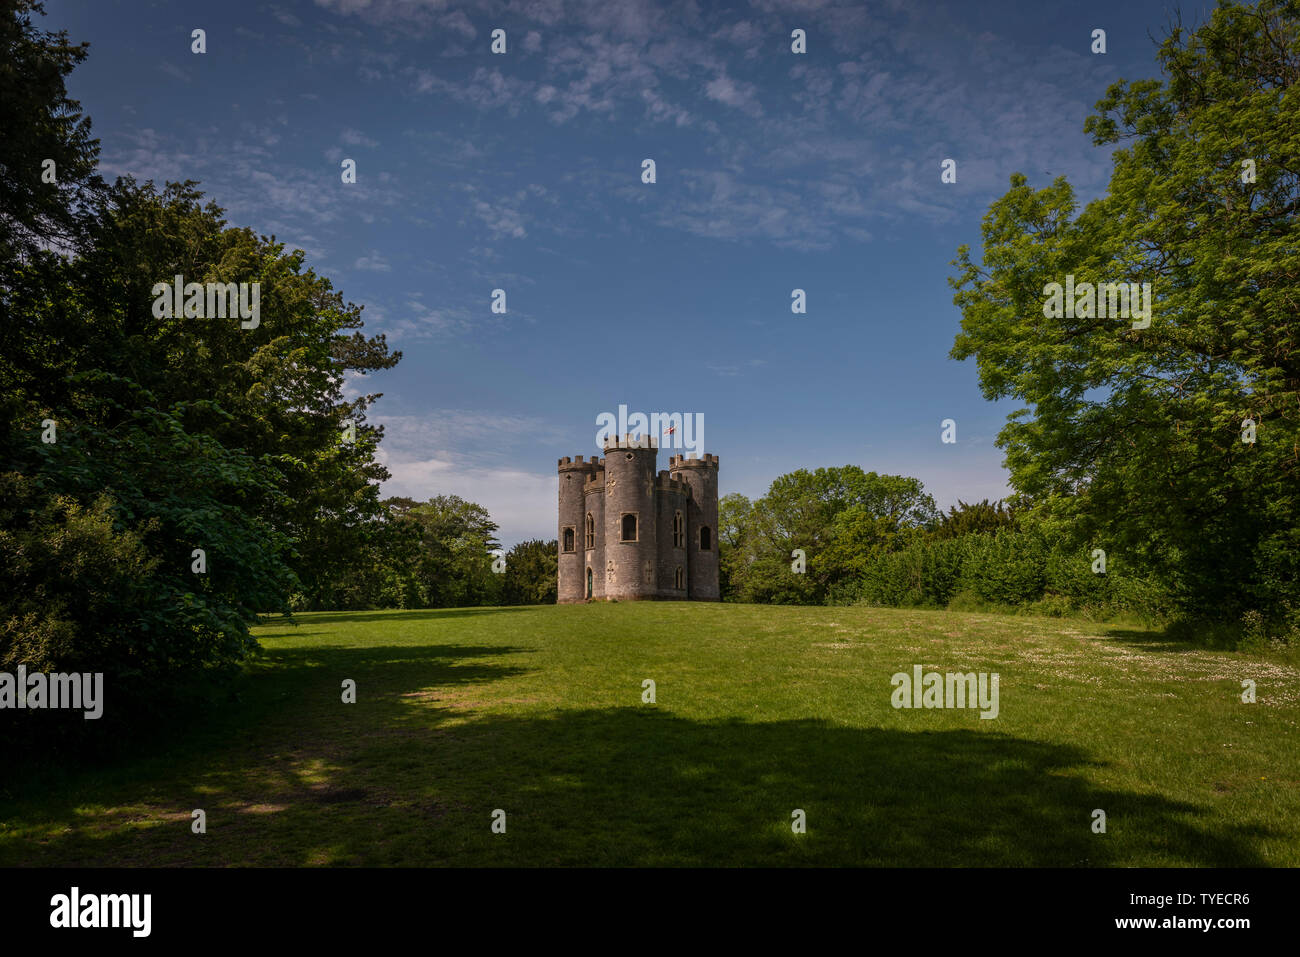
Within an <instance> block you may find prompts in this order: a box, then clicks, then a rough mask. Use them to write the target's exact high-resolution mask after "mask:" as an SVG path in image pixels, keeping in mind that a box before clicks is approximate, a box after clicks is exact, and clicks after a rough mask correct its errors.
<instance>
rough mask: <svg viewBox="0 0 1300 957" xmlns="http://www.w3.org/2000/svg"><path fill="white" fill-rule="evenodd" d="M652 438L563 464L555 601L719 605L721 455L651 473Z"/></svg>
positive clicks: (678, 461) (680, 460) (625, 441)
mask: <svg viewBox="0 0 1300 957" xmlns="http://www.w3.org/2000/svg"><path fill="white" fill-rule="evenodd" d="M658 454H659V449H658V444H657V442H656V441H655V440H654V439H653V438H651V437H648V436H647V437H637V438H633V437H632V436H630V435H624V436H622V437H621V438H617V439H614V438H611V439H609V440H608V441H607V442H606V443H605V458H604V459H600V458H594V457H593V458H592V459H591V460H590V461H587V462H584V461H583V458H582V456H578V457H577V458H576V459H568V458H563V459H560V460H559V485H560V491H559V546H558V547H559V555H558V561H557V572H556V576H557V585H558V590H557V598H556V600H557V601H558V602H561V603H569V602H581V601H592V600H598V599H605V598H609V599H622V600H624V601H627V600H632V599H642V598H668V599H677V600H679V601H680V600H684V599H695V600H698V601H718V600H719V590H718V542H717V529H718V457H717V456H716V455H706V456H704V457H703V458H702V459H697V458H695V457H694V456H691V457H690V458H686V457H684V456H681V455H674V456H673V457H672V463H671V466H672V467H671V470H670V471H665V472H659V473H658V474H657V475H656V472H655V468H656V459H657V458H658Z"/></svg>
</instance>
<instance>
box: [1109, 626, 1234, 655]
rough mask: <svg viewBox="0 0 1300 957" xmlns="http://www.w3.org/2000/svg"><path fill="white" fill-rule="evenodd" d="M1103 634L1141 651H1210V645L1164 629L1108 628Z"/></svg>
mask: <svg viewBox="0 0 1300 957" xmlns="http://www.w3.org/2000/svg"><path fill="white" fill-rule="evenodd" d="M1101 634H1102V636H1103V637H1105V638H1110V639H1112V640H1114V641H1118V642H1120V643H1122V644H1125V645H1132V646H1133V647H1134V648H1136V649H1137V650H1139V651H1164V652H1169V651H1210V650H1213V649H1211V648H1210V646H1208V645H1206V644H1203V643H1200V642H1196V641H1192V640H1190V639H1188V638H1186V637H1185V636H1183V635H1177V634H1170V633H1168V632H1167V631H1165V630H1163V629H1158V628H1157V629H1152V628H1107V629H1106V630H1105V631H1103V632H1102V633H1101Z"/></svg>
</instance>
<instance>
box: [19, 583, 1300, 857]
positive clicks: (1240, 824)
mask: <svg viewBox="0 0 1300 957" xmlns="http://www.w3.org/2000/svg"><path fill="white" fill-rule="evenodd" d="M259 635H260V637H261V639H262V643H263V646H264V651H263V653H262V654H261V655H260V656H259V657H258V659H257V660H256V661H255V662H253V663H252V664H251V665H250V666H249V668H248V675H247V678H246V684H245V687H244V688H243V690H242V694H241V699H240V702H239V704H238V705H237V706H235V705H232V706H231V707H230V708H229V710H228V711H227V712H225V713H222V714H219V715H216V716H214V717H212V718H211V719H210V720H208V721H207V722H206V723H205V724H204V725H203V726H202V727H200V728H196V729H193V730H188V731H186V732H185V733H184V735H183V737H179V736H178V739H177V743H176V744H175V745H174V746H170V747H169V748H168V749H167V751H166V753H161V754H156V755H154V756H152V757H140V758H137V759H133V760H131V761H130V762H129V763H127V764H124V765H121V766H118V767H116V768H114V769H113V770H112V771H98V772H85V773H83V774H77V775H73V776H71V777H70V778H69V779H68V780H67V781H65V782H64V783H62V784H60V785H59V786H58V788H57V789H56V793H45V794H39V795H38V794H25V795H23V794H20V796H19V797H18V798H17V799H14V800H10V801H7V802H5V803H3V804H0V865H5V866H14V865H90V866H96V865H335V864H342V865H370V866H388V865H555V864H558V865H584V864H587V865H640V864H651V865H654V864H661V865H682V864H686V865H790V864H795V865H798V864H818V865H893V866H918V865H994V866H1002V865H1011V866H1021V865H1051V866H1066V867H1071V866H1108V865H1114V866H1135V865H1154V866H1162V865H1210V866H1214V865H1246V866H1260V865H1262V866H1283V865H1285V866H1292V867H1294V866H1297V865H1300V735H1297V720H1298V719H1300V668H1297V667H1296V665H1295V664H1294V663H1291V662H1288V661H1286V660H1283V659H1280V658H1272V659H1269V658H1259V657H1246V656H1244V655H1240V654H1236V653H1232V652H1222V651H1206V650H1202V649H1198V648H1194V647H1189V646H1185V645H1180V644H1176V643H1171V642H1168V641H1165V640H1164V639H1163V638H1162V637H1161V636H1160V635H1159V634H1158V633H1153V632H1144V631H1141V630H1137V629H1128V628H1121V627H1117V626H1109V625H1097V624H1093V623H1089V622H1083V621H1077V620H1068V619H1067V620H1056V619H1042V618H1028V617H1006V616H997V615H987V614H970V613H957V612H943V611H909V610H892V609H869V608H788V607H768V606H753V605H708V604H686V603H658V602H656V603H650V602H647V603H622V604H597V605H591V606H557V607H533V608H501V609H449V610H438V611H395V612H346V613H320V614H311V615H303V616H301V619H300V624H299V625H298V626H297V627H291V626H285V625H272V626H269V627H266V628H263V629H261V630H260V632H259ZM916 664H919V665H923V666H924V667H925V669H926V670H927V671H930V670H938V671H976V672H979V671H987V672H998V673H999V674H1000V676H1001V682H1000V715H999V716H998V718H997V719H996V720H981V719H980V718H979V712H978V711H977V710H974V709H971V710H955V709H950V710H920V709H917V710H895V709H894V708H893V707H891V705H890V694H891V691H892V688H891V685H890V677H891V675H893V674H894V673H895V672H900V671H901V672H908V673H910V672H911V669H912V666H913V665H916ZM346 678H351V679H354V680H355V681H356V683H357V692H358V700H357V703H356V704H352V705H348V704H343V703H342V702H341V700H340V694H341V688H340V686H341V683H342V682H343V680H344V679H346ZM646 678H651V679H653V680H654V681H655V682H656V685H657V687H656V693H657V702H656V703H655V704H643V703H642V700H641V699H642V684H641V683H642V680H643V679H646ZM1244 678H1250V679H1253V680H1255V681H1256V682H1257V684H1258V692H1257V694H1258V702H1257V703H1256V704H1243V703H1242V702H1241V700H1240V695H1241V691H1242V689H1241V682H1242V679H1244ZM194 808H203V809H205V810H206V812H207V821H208V833H207V834H206V835H195V834H192V833H191V829H190V812H191V810H192V809H194ZM495 808H501V809H504V810H505V812H506V815H507V818H506V821H507V830H506V833H505V834H493V833H492V832H491V830H490V824H491V815H492V812H493V809H495ZM795 808H801V809H803V810H804V811H805V812H806V815H807V833H806V834H802V835H797V834H794V833H792V831H791V827H790V821H791V812H792V811H793V810H794V809H795ZM1095 808H1101V809H1103V810H1104V811H1105V812H1106V815H1107V829H1106V833H1105V834H1094V833H1093V832H1092V830H1091V822H1092V812H1093V810H1094V809H1095Z"/></svg>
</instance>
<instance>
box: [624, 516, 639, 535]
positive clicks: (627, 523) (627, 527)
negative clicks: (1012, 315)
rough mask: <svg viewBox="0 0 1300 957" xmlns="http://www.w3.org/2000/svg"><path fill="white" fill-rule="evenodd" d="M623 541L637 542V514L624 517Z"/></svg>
mask: <svg viewBox="0 0 1300 957" xmlns="http://www.w3.org/2000/svg"><path fill="white" fill-rule="evenodd" d="M623 541H625V542H635V541H636V514H635V513H633V512H628V513H627V514H626V515H624V516H623Z"/></svg>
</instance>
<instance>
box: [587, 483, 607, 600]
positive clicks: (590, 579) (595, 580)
mask: <svg viewBox="0 0 1300 957" xmlns="http://www.w3.org/2000/svg"><path fill="white" fill-rule="evenodd" d="M596 462H597V466H596V474H595V475H594V476H593V477H592V479H591V481H590V482H588V483H587V484H586V485H584V486H583V489H582V494H583V499H584V502H585V503H586V505H585V507H586V509H587V512H586V515H585V516H584V518H583V521H584V522H585V523H586V528H585V530H584V531H583V540H582V541H583V546H582V547H583V552H582V560H583V566H582V588H583V594H584V595H586V597H587V598H588V599H596V598H604V597H605V469H604V463H603V462H601V460H600V459H596Z"/></svg>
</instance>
